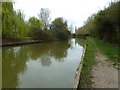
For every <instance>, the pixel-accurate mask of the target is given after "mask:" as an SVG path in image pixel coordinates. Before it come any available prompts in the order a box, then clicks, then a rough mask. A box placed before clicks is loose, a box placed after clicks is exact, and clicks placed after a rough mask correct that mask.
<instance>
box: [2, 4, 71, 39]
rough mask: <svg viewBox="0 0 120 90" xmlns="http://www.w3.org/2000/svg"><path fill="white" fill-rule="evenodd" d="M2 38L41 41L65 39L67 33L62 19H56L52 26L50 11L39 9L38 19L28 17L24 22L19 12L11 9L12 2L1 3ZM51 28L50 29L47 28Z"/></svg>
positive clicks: (65, 23) (65, 22)
mask: <svg viewBox="0 0 120 90" xmlns="http://www.w3.org/2000/svg"><path fill="white" fill-rule="evenodd" d="M0 11H2V36H3V39H5V38H6V39H7V38H20V39H21V38H24V39H25V38H26V37H29V38H32V39H38V40H43V41H52V40H61V39H62V40H63V39H67V38H68V36H69V34H70V32H69V31H68V27H67V21H63V19H62V18H56V19H55V20H54V21H53V22H52V24H51V25H50V24H49V21H50V15H49V14H50V10H49V9H47V8H41V11H40V14H39V19H38V18H36V17H30V18H29V20H28V21H25V15H24V14H23V13H22V12H21V11H20V10H18V11H15V10H14V9H13V3H12V2H3V3H2V10H1V9H0ZM48 26H51V28H48Z"/></svg>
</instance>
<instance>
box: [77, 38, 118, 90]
mask: <svg viewBox="0 0 120 90" xmlns="http://www.w3.org/2000/svg"><path fill="white" fill-rule="evenodd" d="M111 50H112V52H111ZM118 63H119V61H118V48H117V47H116V46H114V45H110V44H107V43H104V42H102V41H100V40H97V39H95V38H90V37H88V38H87V41H86V53H85V56H84V59H83V67H82V71H81V73H80V81H79V87H78V89H79V88H118ZM111 74H112V75H111ZM98 81H99V82H98Z"/></svg>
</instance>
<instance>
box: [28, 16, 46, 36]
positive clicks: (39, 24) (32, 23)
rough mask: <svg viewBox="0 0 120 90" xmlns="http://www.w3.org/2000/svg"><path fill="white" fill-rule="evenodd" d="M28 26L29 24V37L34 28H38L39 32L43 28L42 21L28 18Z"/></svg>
mask: <svg viewBox="0 0 120 90" xmlns="http://www.w3.org/2000/svg"><path fill="white" fill-rule="evenodd" d="M28 24H29V27H30V30H29V35H31V34H32V33H33V32H34V30H35V29H36V28H38V29H40V30H43V27H44V23H43V21H41V20H39V19H37V18H36V17H31V18H29V20H28Z"/></svg>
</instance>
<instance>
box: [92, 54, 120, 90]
mask: <svg viewBox="0 0 120 90" xmlns="http://www.w3.org/2000/svg"><path fill="white" fill-rule="evenodd" d="M106 59H107V58H106V57H105V56H104V55H102V54H101V53H100V52H97V55H96V57H95V60H96V61H97V64H96V65H95V66H93V68H92V74H93V80H92V81H93V86H92V87H93V88H118V70H117V69H116V68H114V67H113V66H112V64H111V63H110V62H109V61H106Z"/></svg>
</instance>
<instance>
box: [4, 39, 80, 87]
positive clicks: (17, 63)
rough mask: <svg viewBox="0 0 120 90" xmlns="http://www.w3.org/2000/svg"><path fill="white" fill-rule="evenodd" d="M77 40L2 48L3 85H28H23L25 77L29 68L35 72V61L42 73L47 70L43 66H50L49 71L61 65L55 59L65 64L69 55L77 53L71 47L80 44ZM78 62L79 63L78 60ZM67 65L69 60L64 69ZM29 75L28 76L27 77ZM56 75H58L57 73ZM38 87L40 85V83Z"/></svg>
mask: <svg viewBox="0 0 120 90" xmlns="http://www.w3.org/2000/svg"><path fill="white" fill-rule="evenodd" d="M78 41H79V40H77V42H78ZM77 42H76V40H75V39H71V40H70V41H59V42H51V43H41V44H31V45H22V46H15V47H4V48H3V49H2V61H3V62H2V63H3V66H2V67H3V70H2V71H3V73H2V76H3V77H2V78H3V81H2V85H3V88H16V87H27V85H26V86H24V85H23V83H24V82H26V81H25V80H28V79H26V78H25V75H26V76H27V75H29V74H28V71H29V70H30V71H29V73H30V72H32V73H33V71H34V70H36V69H35V66H34V68H33V65H34V63H36V64H35V65H36V67H37V66H38V68H39V70H40V69H41V71H40V72H42V73H43V72H44V71H45V70H43V67H49V69H48V70H47V72H49V71H50V70H53V69H55V68H56V67H59V66H57V65H58V64H56V62H55V61H57V62H58V63H59V62H61V64H62V65H64V63H63V62H64V61H67V60H70V58H69V57H71V56H72V55H71V54H72V53H73V54H75V53H76V51H75V50H73V51H72V50H71V49H72V48H74V47H76V46H78V45H76V43H77ZM79 42H80V41H79ZM79 47H80V46H79ZM74 51H75V52H74ZM70 52H71V54H70ZM78 52H81V51H78ZM76 54H77V53H76ZM79 59H80V57H79V58H78V60H79ZM33 61H34V62H33ZM37 62H38V63H41V65H42V66H43V67H42V66H41V65H37V64H38V63H37ZM69 62H70V61H69ZM76 63H78V64H79V62H78V61H77V62H76ZM70 64H71V65H72V63H70ZM66 65H67V62H66V64H65V65H64V66H63V67H64V70H65V67H67V66H66ZM73 66H74V65H73ZM73 66H72V67H73ZM31 67H32V69H34V70H33V71H32V69H29V68H31ZM38 68H37V69H38ZM50 68H52V69H50ZM69 68H70V66H69ZM69 68H68V67H67V68H66V70H68V69H69ZM59 69H60V71H61V68H60V67H59ZM72 69H73V68H72ZM39 70H38V71H37V73H36V74H38V72H39ZM42 70H43V71H42ZM54 71H55V70H54ZM74 71H75V70H74ZM44 73H45V72H44ZM54 73H55V74H56V73H59V72H58V70H56V72H54ZM70 73H71V70H70ZM34 74H35V73H34ZM20 75H21V77H22V78H25V79H24V80H22V79H21V78H20ZM29 76H30V75H29ZM29 76H27V78H28V77H29ZM40 76H41V77H40ZM40 76H39V78H41V79H40V80H42V79H43V76H42V75H41V73H40ZM44 76H45V79H46V78H47V76H46V74H44ZM50 77H51V76H49V77H48V78H47V81H48V79H50ZM55 77H57V75H56V76H55ZM51 78H53V77H51ZM61 78H62V77H61ZM73 78H74V77H73ZM40 80H39V81H38V83H41V82H40ZM43 81H44V80H42V82H43ZM38 83H37V84H38ZM42 84H43V83H41V85H42ZM49 85H50V84H49ZM29 86H30V84H29V85H28V88H29ZM42 86H43V85H42ZM56 86H57V85H56ZM37 87H39V85H38V86H37ZM68 87H69V86H68Z"/></svg>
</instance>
